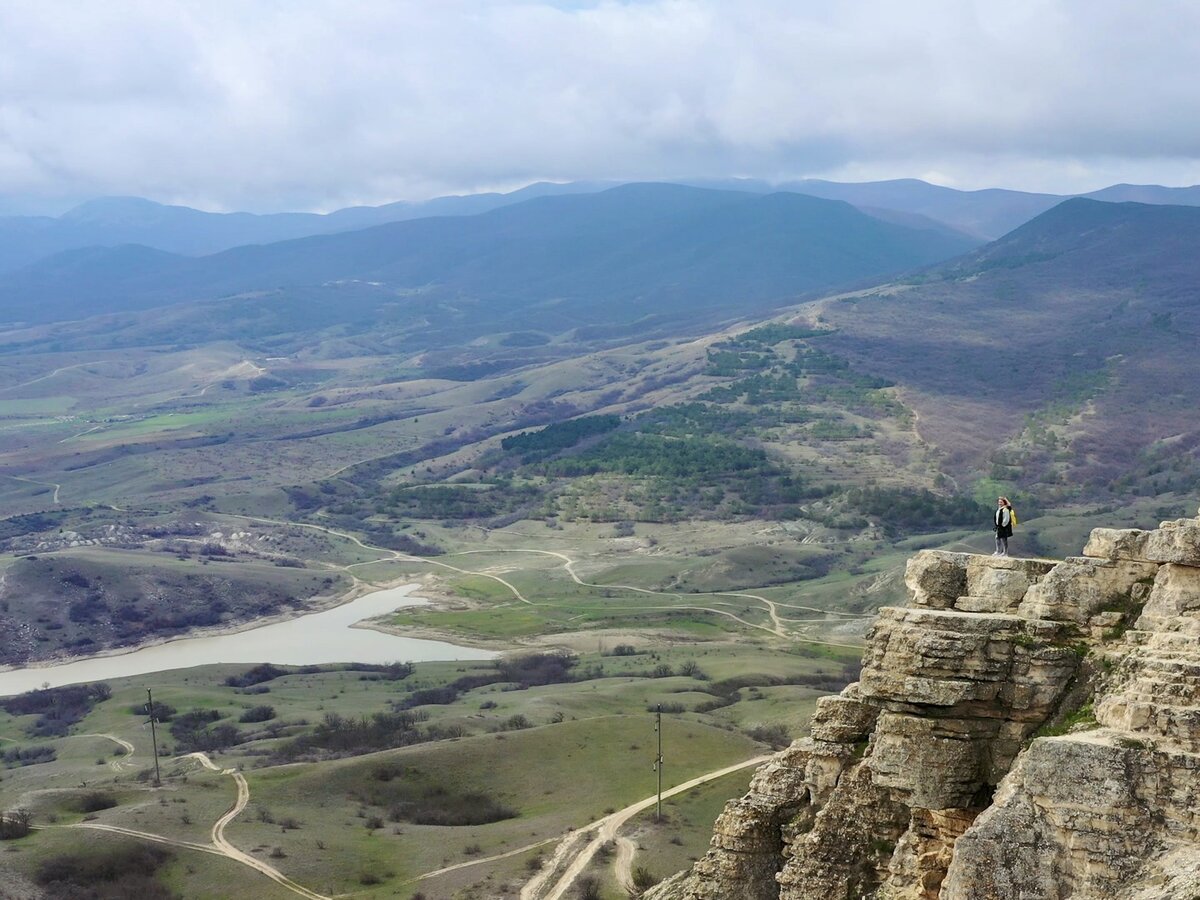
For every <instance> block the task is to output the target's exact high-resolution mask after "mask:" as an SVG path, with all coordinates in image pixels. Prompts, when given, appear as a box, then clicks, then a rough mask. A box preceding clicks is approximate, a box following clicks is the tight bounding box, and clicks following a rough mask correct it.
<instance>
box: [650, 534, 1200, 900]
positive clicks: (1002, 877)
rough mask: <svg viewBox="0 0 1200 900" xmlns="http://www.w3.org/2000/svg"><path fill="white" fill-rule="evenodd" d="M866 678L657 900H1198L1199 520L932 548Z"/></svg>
mask: <svg viewBox="0 0 1200 900" xmlns="http://www.w3.org/2000/svg"><path fill="white" fill-rule="evenodd" d="M906 584H907V586H908V588H909V596H910V604H909V606H908V607H906V608H902V609H899V608H885V609H883V610H881V611H880V614H879V618H878V621H877V622H876V624H875V626H874V628H873V629H872V631H871V632H870V633H869V635H868V640H867V647H866V651H865V654H864V661H863V671H862V677H861V680H860V682H859V683H857V684H853V685H851V686H850V687H848V688H846V690H845V691H843V692H842V694H841V695H840V696H837V697H827V698H824V699H823V700H821V701H820V703H819V704H818V706H817V711H816V714H815V715H814V717H813V721H812V727H811V733H810V736H809V737H807V738H805V739H803V740H800V741H797V742H796V743H794V744H793V745H792V746H791V747H789V748H788V749H787V750H785V751H783V752H782V753H780V754H778V755H777V756H776V757H775V758H774V759H773V760H772V761H771V762H770V763H768V764H767V765H766V766H764V767H763V768H762V769H760V770H759V772H758V773H757V775H756V776H755V778H754V781H753V782H752V784H751V787H750V791H749V793H747V794H746V796H745V797H742V798H741V799H739V800H735V801H733V802H731V803H730V804H729V805H728V806H727V807H726V809H725V811H724V812H723V813H722V814H721V816H720V818H719V819H718V820H717V823H716V828H715V834H714V837H713V840H712V846H711V849H710V850H709V852H708V853H707V854H706V855H705V856H704V858H703V859H701V860H700V861H699V862H697V863H696V865H695V866H694V867H693V868H692V870H691V871H689V872H683V873H680V874H679V875H676V876H675V877H673V878H671V879H669V880H668V881H666V882H664V883H663V884H661V885H660V886H659V887H657V888H655V889H654V890H653V891H651V892H650V893H649V894H648V895H647V896H648V897H650V898H653V900H724V898H732V897H737V898H745V900H776V898H778V900H860V898H872V900H1042V898H1045V900H1066V898H1073V900H1090V898H1104V900H1200V520H1194V519H1184V520H1179V521H1175V522H1165V523H1163V524H1162V525H1161V526H1160V527H1159V528H1158V529H1155V530H1150V531H1140V530H1132V529H1131V530H1113V529H1103V528H1101V529H1097V530H1096V531H1094V532H1093V533H1092V536H1091V539H1090V540H1089V541H1088V544H1087V547H1086V548H1085V552H1084V556H1082V557H1077V558H1072V559H1067V560H1064V561H1062V562H1057V563H1055V562H1050V561H1045V560H1016V559H1006V558H1000V557H986V556H975V555H971V554H964V553H947V552H941V551H925V552H922V553H919V554H917V556H915V557H914V558H913V559H912V560H910V561H909V565H908V569H907V574H906Z"/></svg>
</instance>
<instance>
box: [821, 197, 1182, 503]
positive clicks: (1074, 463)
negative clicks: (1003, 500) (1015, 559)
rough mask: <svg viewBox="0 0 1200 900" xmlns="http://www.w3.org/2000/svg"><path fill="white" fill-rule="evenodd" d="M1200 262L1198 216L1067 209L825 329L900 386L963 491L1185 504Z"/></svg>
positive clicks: (837, 316) (828, 308)
mask: <svg viewBox="0 0 1200 900" xmlns="http://www.w3.org/2000/svg"><path fill="white" fill-rule="evenodd" d="M1197 248H1200V209H1197V208H1194V207H1180V206H1152V205H1146V204H1138V203H1102V202H1098V201H1094V200H1087V199H1082V198H1079V199H1073V200H1069V201H1066V202H1064V203H1062V204H1060V205H1059V206H1057V207H1055V208H1054V209H1052V210H1050V211H1048V212H1046V213H1043V214H1042V215H1041V216H1039V217H1037V218H1036V219H1034V220H1032V221H1031V222H1029V223H1027V224H1025V225H1023V226H1022V227H1020V228H1018V229H1016V230H1015V231H1013V232H1012V233H1010V234H1009V235H1007V236H1005V237H1004V238H1002V239H1001V240H999V241H996V242H994V243H991V244H988V245H987V246H984V247H982V248H979V249H978V250H975V251H973V252H971V253H968V254H966V255H964V256H962V257H960V258H958V259H956V260H953V261H951V262H949V263H947V264H944V265H942V266H939V267H934V268H933V269H931V270H930V271H928V272H926V273H923V274H922V276H921V277H920V278H918V279H912V280H910V281H909V282H908V283H905V284H897V285H892V286H891V287H889V288H886V289H881V290H879V291H876V292H873V294H872V295H870V296H859V297H855V298H851V299H849V300H845V301H832V302H827V303H824V304H822V305H821V312H820V315H821V316H822V317H823V318H824V320H825V321H826V322H828V323H829V324H833V325H836V326H837V327H839V328H840V329H841V330H840V332H839V334H838V335H836V336H835V337H834V338H833V339H832V341H833V342H834V343H835V344H836V345H837V347H838V348H839V350H840V351H841V352H844V353H845V354H847V355H848V356H849V357H851V358H853V359H856V360H859V361H861V363H862V364H863V365H864V366H866V367H867V368H868V369H870V370H872V371H874V372H876V373H877V374H882V375H886V376H887V377H889V378H893V379H895V380H896V381H898V382H900V383H901V384H903V385H905V386H906V391H907V394H908V397H909V399H910V400H911V402H912V403H913V404H914V405H915V407H916V408H917V410H918V412H919V414H920V418H921V422H922V434H923V436H924V437H926V438H927V439H928V440H930V441H931V442H933V443H934V444H936V445H938V446H939V447H940V448H942V449H943V450H944V452H945V453H946V454H947V456H946V464H947V466H948V467H949V469H950V470H951V471H953V472H956V473H957V474H958V475H959V476H963V475H966V476H968V477H972V478H978V477H983V476H986V477H991V478H994V479H995V480H997V481H999V482H1002V483H1004V482H1007V483H1023V484H1026V485H1029V486H1031V487H1036V489H1037V490H1038V491H1040V492H1041V493H1042V494H1043V495H1047V496H1049V495H1056V496H1060V497H1065V496H1067V495H1070V494H1072V493H1074V494H1077V495H1090V496H1096V495H1101V496H1103V495H1106V494H1108V493H1109V492H1110V491H1113V492H1117V493H1119V492H1121V491H1123V490H1136V491H1139V492H1151V493H1153V492H1157V491H1160V490H1168V489H1179V488H1181V487H1182V488H1185V489H1188V488H1189V486H1190V488H1194V487H1195V485H1196V484H1197V482H1198V481H1200V478H1198V477H1197V476H1198V475H1200V458H1198V456H1197V446H1200V430H1198V429H1197V426H1196V421H1195V416H1194V406H1193V399H1192V394H1193V391H1194V386H1195V384H1196V383H1197V380H1198V378H1200V361H1198V360H1197V357H1196V351H1195V348H1196V347H1197V346H1198V345H1200V254H1198V253H1197ZM1164 460H1165V462H1164Z"/></svg>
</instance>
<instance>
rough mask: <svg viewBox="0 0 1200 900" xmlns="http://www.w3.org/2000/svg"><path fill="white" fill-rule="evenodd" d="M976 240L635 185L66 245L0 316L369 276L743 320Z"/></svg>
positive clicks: (773, 201)
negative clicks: (329, 227)
mask: <svg viewBox="0 0 1200 900" xmlns="http://www.w3.org/2000/svg"><path fill="white" fill-rule="evenodd" d="M975 243H976V242H975V241H973V240H971V239H970V238H967V237H965V236H961V235H957V234H954V233H952V232H948V231H947V230H945V229H937V228H914V227H911V226H907V225H899V224H895V223H891V222H885V221H883V220H881V219H878V218H875V217H873V216H869V215H866V214H865V213H863V212H860V211H859V210H857V209H855V208H854V207H853V206H850V205H849V204H846V203H842V202H840V201H834V200H825V199H820V198H816V197H809V196H805V195H802V194H793V193H774V194H766V195H761V194H755V193H749V192H742V191H717V190H710V189H703V188H695V187H687V186H682V185H670V184H632V185H624V186H621V187H616V188H611V189H609V190H606V191H601V192H599V193H590V194H580V195H574V196H559V197H541V198H536V199H533V200H528V201H525V202H522V203H517V204H513V205H510V206H507V207H503V208H501V209H496V210H493V211H491V212H487V213H482V214H479V215H474V216H458V217H446V216H443V217H431V218H422V219H416V220H411V221H405V222H394V223H390V224H387V225H380V226H375V227H373V228H367V229H360V230H357V231H347V232H342V233H338V234H333V235H323V236H314V237H308V238H303V239H298V240H294V241H284V242H279V243H274V244H267V245H248V246H244V247H239V248H235V249H232V250H228V251H224V252H222V253H218V254H213V255H210V256H205V257H198V258H196V257H185V256H179V255H174V254H169V253H166V252H164V251H162V250H157V249H151V248H148V247H144V246H138V245H124V246H119V247H115V248H111V249H106V248H95V247H92V248H83V249H77V250H70V251H65V252H63V253H61V254H57V255H55V256H52V257H49V258H47V259H43V260H40V261H39V262H36V263H33V264H31V265H29V266H26V267H25V268H24V269H21V270H19V271H17V272H12V273H10V274H9V275H8V276H7V277H6V278H5V279H4V280H3V285H2V286H0V310H2V313H0V315H3V317H4V318H6V319H9V320H10V321H13V320H16V321H21V320H24V321H41V322H46V321H54V320H56V319H69V318H82V317H85V316H88V315H94V314H98V313H107V312H123V311H129V310H135V309H146V308H150V307H155V306H163V305H166V304H169V303H171V302H178V301H184V300H189V301H190V300H197V299H208V298H215V297H220V296H225V295H230V294H237V293H243V292H247V291H262V290H276V289H280V288H285V289H287V288H298V287H303V286H315V285H326V284H329V283H330V282H368V283H371V284H375V285H379V286H381V287H383V288H386V289H387V290H388V291H390V292H391V293H392V295H393V296H392V300H393V301H396V297H397V296H398V295H399V294H402V295H405V296H414V295H415V296H418V297H422V296H423V297H426V298H429V297H434V298H436V299H438V300H440V301H446V302H452V303H457V304H461V303H463V302H464V301H465V302H467V303H471V304H478V305H479V308H480V310H481V313H480V314H481V315H482V317H483V320H489V319H493V318H495V317H496V316H497V315H501V314H508V313H511V312H512V311H514V310H519V309H526V310H530V309H533V308H535V307H536V308H541V309H543V310H544V315H546V316H549V317H550V318H551V319H555V320H557V321H559V323H560V326H561V327H573V326H578V325H594V324H603V323H608V322H613V321H628V320H629V319H630V316H629V315H628V312H629V309H630V303H635V302H636V303H637V304H639V306H638V311H637V315H635V316H633V317H632V318H641V317H642V316H645V315H649V314H655V315H659V316H668V317H670V316H678V315H681V314H683V313H688V314H691V313H694V312H695V311H696V310H698V309H703V308H708V307H713V306H714V305H716V306H723V307H725V308H726V313H727V314H728V313H730V312H732V313H734V314H736V313H737V312H739V311H749V310H752V309H756V308H763V307H764V305H770V304H774V305H779V304H780V303H783V302H786V301H788V300H789V299H791V298H794V297H795V296H797V295H799V294H802V293H805V292H810V291H815V290H821V289H827V288H830V287H833V286H834V285H838V284H845V283H852V282H855V281H859V280H862V279H871V278H878V277H880V276H883V275H886V274H890V273H895V272H899V271H904V270H907V269H911V268H914V267H918V266H923V265H928V264H930V263H933V262H938V261H941V260H944V259H948V258H949V257H951V256H955V255H957V254H959V253H961V252H962V251H964V250H967V249H969V248H970V247H971V246H973V245H974V244H975ZM397 292H399V294H398V293H397ZM731 304H732V306H731ZM483 320H481V321H480V322H479V324H481V325H482V324H483Z"/></svg>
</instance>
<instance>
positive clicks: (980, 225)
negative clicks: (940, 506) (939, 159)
mask: <svg viewBox="0 0 1200 900" xmlns="http://www.w3.org/2000/svg"><path fill="white" fill-rule="evenodd" d="M679 183H681V184H685V185H688V186H692V187H701V188H710V189H716V190H732V191H743V192H748V193H757V194H767V193H776V192H780V191H783V192H788V193H798V194H807V195H810V196H814V197H823V198H826V199H830V200H842V201H844V202H846V203H850V204H852V205H854V206H857V207H859V208H860V209H862V210H863V211H864V212H867V213H869V214H871V215H874V216H877V217H880V218H883V219H885V220H887V221H892V222H898V223H899V224H907V225H912V226H914V227H919V228H932V227H938V226H940V227H942V228H943V229H947V230H951V231H959V232H963V233H965V234H967V235H969V236H971V237H973V238H975V239H977V240H980V241H987V240H994V239H995V238H998V237H1000V236H1001V235H1003V234H1005V233H1007V232H1009V231H1011V230H1012V229H1013V228H1016V227H1017V226H1019V225H1021V224H1023V223H1024V222H1027V221H1029V220H1030V219H1032V218H1033V217H1034V216H1037V215H1039V214H1040V213H1042V212H1045V211H1046V210H1047V209H1049V208H1051V207H1052V206H1054V205H1056V204H1057V203H1060V202H1061V201H1062V200H1064V199H1067V196H1068V195H1057V194H1044V193H1029V192H1024V191H1012V190H1003V189H998V188H992V189H987V190H979V191H960V190H956V189H953V188H948V187H942V186H939V185H934V184H929V183H927V182H924V181H920V180H917V179H899V180H893V181H876V182H866V183H857V184H856V183H841V182H832V181H822V180H819V179H803V180H798V181H788V182H783V183H779V184H772V183H769V182H766V181H761V180H757V179H745V178H724V179H694V180H682V181H680V182H679ZM618 184H619V183H618V182H586V181H585V182H571V183H566V184H553V183H547V182H540V183H536V184H531V185H529V186H528V187H524V188H521V189H520V190H517V191H512V192H510V193H480V194H469V195H463V196H448V197H437V198H434V199H432V200H427V201H423V202H407V201H399V202H395V203H388V204H384V205H382V206H355V207H349V208H346V209H340V210H336V211H334V212H330V213H327V214H323V215H322V214H316V213H291V212H289V213H274V214H268V215H257V214H252V213H246V212H230V213H212V212H204V211H201V210H197V209H190V208H188V207H184V206H170V205H164V204H160V203H155V202H153V201H151V200H145V199H142V198H138V197H107V198H100V199H96V200H92V201H89V202H87V203H84V204H82V205H80V206H78V207H75V208H74V209H71V210H69V211H68V212H66V213H64V214H63V215H61V216H58V217H49V216H0V273H3V272H8V271H12V270H14V269H18V268H21V267H22V266H25V265H28V264H29V263H32V262H35V261H36V260H39V259H43V258H45V257H47V256H51V255H53V254H55V253H60V252H62V251H65V250H73V249H80V248H84V247H94V246H103V247H111V246H116V245H120V244H142V245H145V246H147V247H151V248H154V249H157V250H165V251H167V252H170V253H178V254H182V255H186V256H202V255H206V254H211V253H218V252H220V251H222V250H228V249H231V248H233V247H238V246H242V245H245V244H266V243H273V242H276V241H284V240H291V239H294V238H301V237H309V236H312V235H318V234H333V233H335V232H341V231H353V230H356V229H360V228H368V227H371V226H374V225H382V224H386V223H389V222H399V221H407V220H409V219H417V218H427V217H431V216H468V215H477V214H479V213H483V212H488V211H491V210H493V209H498V208H500V207H502V206H510V205H513V204H517V203H523V202H524V201H526V200H530V199H533V198H535V197H543V196H562V195H570V194H583V193H596V192H599V191H602V190H606V189H608V188H611V187H616V186H618ZM1084 196H1087V197H1089V198H1091V199H1096V200H1105V201H1110V202H1120V201H1136V202H1139V203H1152V204H1173V205H1186V206H1192V205H1198V204H1200V186H1193V187H1183V188H1169V187H1162V186H1159V185H1130V184H1119V185H1113V186H1111V187H1107V188H1103V189H1102V190H1099V191H1094V192H1092V193H1090V194H1087V195H1084Z"/></svg>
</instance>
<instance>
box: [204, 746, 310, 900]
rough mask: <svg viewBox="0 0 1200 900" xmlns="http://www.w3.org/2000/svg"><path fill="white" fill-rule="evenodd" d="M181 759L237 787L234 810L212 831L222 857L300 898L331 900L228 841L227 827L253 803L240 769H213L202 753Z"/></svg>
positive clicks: (214, 841) (217, 849) (229, 811)
mask: <svg viewBox="0 0 1200 900" xmlns="http://www.w3.org/2000/svg"><path fill="white" fill-rule="evenodd" d="M181 758H182V759H194V760H196V761H197V762H198V763H200V765H202V766H204V768H206V769H208V770H210V771H212V772H220V773H221V774H222V775H229V776H231V777H232V778H233V780H234V783H235V784H237V799H236V800H234V801H233V806H231V807H229V810H228V811H227V812H226V813H225V815H223V816H221V818H219V819H217V821H216V822H215V823H213V827H212V842H213V847H215V848H216V851H217V852H218V853H220V854H221V855H222V856H226V857H228V858H229V859H232V860H234V861H235V862H240V863H241V864H242V865H244V866H249V867H250V868H252V869H255V870H256V871H258V872H261V873H262V874H264V875H266V876H267V877H268V878H270V879H271V880H272V881H274V882H275V883H276V884H279V885H282V886H283V887H285V888H287V889H288V890H289V891H291V892H292V893H294V894H299V895H300V896H301V897H307V898H308V900H331V898H329V897H327V896H326V895H324V894H318V893H317V892H316V891H310V890H309V889H308V888H306V887H305V886H304V885H302V884H298V883H296V882H295V881H292V879H290V878H288V877H287V876H286V875H284V874H283V873H282V872H280V871H279V870H278V869H276V868H275V867H273V866H269V865H267V864H266V863H265V862H263V861H262V860H260V859H255V858H254V857H253V856H251V855H250V854H249V853H243V852H242V851H241V850H239V849H238V848H237V847H235V846H234V845H233V844H231V843H230V842H229V841H228V840H227V839H226V838H225V826H227V825H228V824H229V823H230V822H232V821H233V820H234V819H236V818H237V817H238V816H239V815H241V813H242V810H244V809H245V808H246V804H247V803H249V802H250V785H249V784H247V783H246V776H244V775H243V774H242V773H241V772H239V771H238V770H237V769H222V768H220V767H218V766H216V765H214V763H213V761H212V760H211V759H209V758H208V757H207V756H206V755H205V754H203V753H189V754H187V755H186V756H184V757H181Z"/></svg>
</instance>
